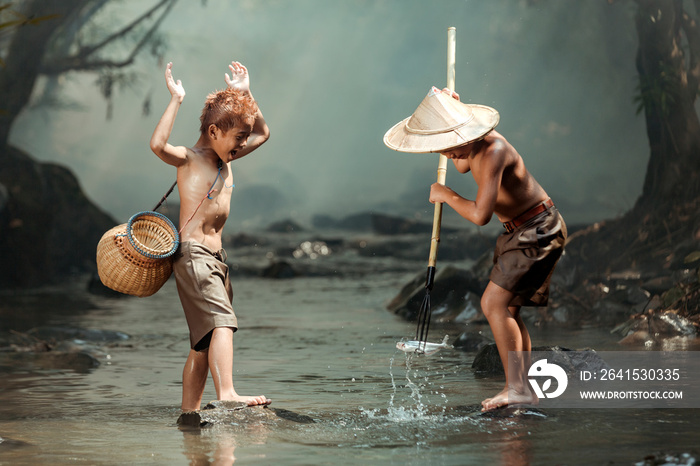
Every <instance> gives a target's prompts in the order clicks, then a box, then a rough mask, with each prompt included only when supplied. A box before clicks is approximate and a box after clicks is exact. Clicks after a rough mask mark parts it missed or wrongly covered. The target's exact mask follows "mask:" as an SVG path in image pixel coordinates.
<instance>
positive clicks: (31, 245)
mask: <svg viewBox="0 0 700 466" xmlns="http://www.w3.org/2000/svg"><path fill="white" fill-rule="evenodd" d="M0 184H2V185H3V186H4V187H5V189H4V190H3V192H4V195H3V204H4V208H3V209H2V212H0V257H2V263H3V265H4V266H3V267H0V289H17V288H31V287H38V286H44V285H46V284H47V283H52V282H54V283H56V282H65V281H66V280H68V279H71V278H74V277H75V276H76V274H82V273H91V272H94V271H95V270H96V264H95V245H96V244H97V243H98V241H99V240H100V238H101V237H102V235H103V234H104V232H105V231H107V230H109V229H110V228H112V227H113V226H114V225H116V224H117V222H116V221H115V220H114V219H113V218H112V217H111V216H109V215H108V214H106V213H105V212H103V211H102V210H101V209H100V208H99V207H97V206H96V205H94V204H93V203H92V202H91V201H90V200H89V199H88V198H87V197H86V196H85V194H84V193H83V190H82V188H81V186H80V183H79V182H78V179H77V178H76V177H75V175H74V174H73V173H72V172H71V171H70V170H68V169H67V168H65V167H63V166H60V165H57V164H55V163H48V162H37V161H35V160H34V159H32V157H30V156H29V155H28V154H26V153H25V152H23V151H22V150H20V149H18V148H15V147H11V146H4V147H2V148H0ZM10 264H11V266H10Z"/></svg>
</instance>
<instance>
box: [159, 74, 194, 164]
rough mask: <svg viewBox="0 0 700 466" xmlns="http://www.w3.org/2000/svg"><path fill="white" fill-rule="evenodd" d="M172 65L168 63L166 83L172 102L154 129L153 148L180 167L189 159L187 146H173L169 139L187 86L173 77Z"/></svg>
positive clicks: (162, 157) (160, 155)
mask: <svg viewBox="0 0 700 466" xmlns="http://www.w3.org/2000/svg"><path fill="white" fill-rule="evenodd" d="M172 67H173V64H172V63H168V66H167V67H166V68H165V84H166V85H167V86H168V91H170V102H168V106H167V107H166V108H165V112H163V116H162V117H161V118H160V121H159V122H158V125H157V126H156V129H155V131H153V136H151V150H152V151H153V153H155V154H156V155H157V156H158V157H159V158H160V159H161V160H163V162H165V163H167V164H168V165H173V166H176V167H178V166H180V165H182V164H183V163H185V162H186V161H187V148H186V147H184V146H173V145H171V144H170V143H169V142H168V139H169V138H170V133H171V132H172V130H173V125H174V124H175V117H176V116H177V111H178V109H179V108H180V104H181V103H182V100H183V99H184V98H185V88H184V87H183V86H182V81H180V80H179V79H178V80H177V82H176V81H175V79H174V78H173V72H172Z"/></svg>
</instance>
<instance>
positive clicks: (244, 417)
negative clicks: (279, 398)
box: [177, 400, 316, 428]
mask: <svg viewBox="0 0 700 466" xmlns="http://www.w3.org/2000/svg"><path fill="white" fill-rule="evenodd" d="M280 420H284V421H291V422H297V423H300V424H312V423H314V422H316V421H314V420H313V418H311V417H309V416H306V415H303V414H298V413H294V412H292V411H288V410H286V409H279V408H271V407H270V406H268V405H265V406H261V405H256V406H248V405H247V404H245V403H239V402H235V401H221V400H216V401H211V402H209V403H208V404H207V405H206V406H205V407H204V408H202V409H201V410H199V411H188V412H185V413H182V414H181V415H180V417H179V418H178V420H177V425H178V426H180V427H193V428H201V427H207V426H212V425H237V424H240V423H248V422H260V421H262V422H269V423H278V422H280Z"/></svg>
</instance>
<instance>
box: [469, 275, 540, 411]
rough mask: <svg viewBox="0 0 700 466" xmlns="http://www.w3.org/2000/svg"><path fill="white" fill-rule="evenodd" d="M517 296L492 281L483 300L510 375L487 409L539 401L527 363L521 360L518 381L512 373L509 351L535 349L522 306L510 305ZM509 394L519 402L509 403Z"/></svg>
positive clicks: (487, 317) (489, 402) (488, 400)
mask: <svg viewBox="0 0 700 466" xmlns="http://www.w3.org/2000/svg"><path fill="white" fill-rule="evenodd" d="M514 297H515V295H514V294H513V293H512V292H511V291H508V290H506V289H504V288H501V287H500V286H498V285H496V284H495V283H493V282H489V284H488V285H487V286H486V290H485V291H484V294H483V296H482V297H481V309H482V310H483V312H484V315H485V316H486V319H487V320H488V322H489V326H490V327H491V332H492V333H493V336H494V339H495V340H496V346H497V348H498V355H499V356H500V358H501V362H502V363H503V369H504V370H505V374H506V386H505V388H504V389H503V390H502V391H501V392H500V393H498V394H497V395H496V396H494V397H493V398H487V399H486V400H484V401H482V403H481V404H482V406H483V410H488V409H494V408H498V407H500V406H505V405H508V404H513V403H535V402H536V401H537V397H536V396H535V395H534V393H532V391H531V390H530V387H529V386H528V384H527V380H526V377H525V374H524V371H525V362H526V361H524V360H523V361H518V364H520V365H522V369H521V370H520V371H518V372H516V371H513V373H517V374H519V375H520V377H516V379H515V380H513V377H512V376H511V373H510V372H511V371H509V370H508V352H509V351H530V350H531V343H530V334H529V333H528V331H527V328H525V324H524V322H523V320H522V318H521V317H520V307H519V306H510V302H511V301H512V300H513V298H514ZM511 369H514V368H511ZM509 392H510V395H511V396H516V397H517V399H511V400H509V399H508V395H509Z"/></svg>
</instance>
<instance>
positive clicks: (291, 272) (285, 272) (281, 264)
mask: <svg viewBox="0 0 700 466" xmlns="http://www.w3.org/2000/svg"><path fill="white" fill-rule="evenodd" d="M297 275H298V273H297V271H296V270H295V269H294V267H292V264H290V263H289V262H287V261H284V260H280V261H273V262H272V263H270V265H268V266H267V267H265V268H264V269H263V270H262V272H261V274H260V276H261V277H264V278H277V279H284V278H294V277H296V276H297Z"/></svg>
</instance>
